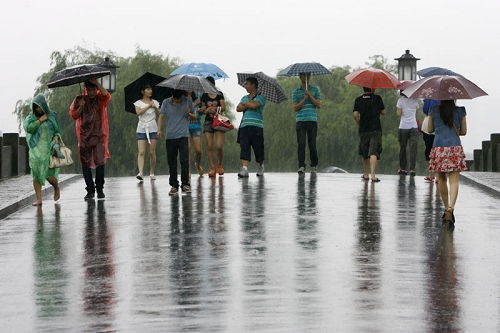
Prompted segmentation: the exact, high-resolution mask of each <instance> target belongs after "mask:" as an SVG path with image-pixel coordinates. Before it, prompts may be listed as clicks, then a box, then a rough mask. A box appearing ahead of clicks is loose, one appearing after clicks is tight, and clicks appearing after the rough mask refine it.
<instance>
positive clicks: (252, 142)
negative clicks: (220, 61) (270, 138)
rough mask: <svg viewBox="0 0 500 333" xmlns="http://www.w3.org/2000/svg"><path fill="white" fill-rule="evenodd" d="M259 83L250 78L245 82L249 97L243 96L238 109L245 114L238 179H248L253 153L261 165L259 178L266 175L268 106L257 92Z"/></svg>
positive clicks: (242, 122) (242, 124)
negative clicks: (265, 144)
mask: <svg viewBox="0 0 500 333" xmlns="http://www.w3.org/2000/svg"><path fill="white" fill-rule="evenodd" d="M258 88H259V81H257V79H256V78H255V77H249V78H248V79H246V82H245V89H246V90H247V92H248V95H246V96H243V98H242V99H241V101H240V104H238V106H237V107H236V111H237V112H243V117H242V119H241V125H240V129H239V138H240V148H241V152H240V159H241V171H240V172H239V173H238V177H240V178H245V177H248V162H250V161H251V160H252V151H251V148H253V152H254V155H255V160H256V161H257V163H259V167H258V171H257V176H263V175H264V122H263V120H264V117H263V115H262V111H264V106H265V105H266V98H265V97H264V96H263V95H262V94H260V93H258V92H257V89H258Z"/></svg>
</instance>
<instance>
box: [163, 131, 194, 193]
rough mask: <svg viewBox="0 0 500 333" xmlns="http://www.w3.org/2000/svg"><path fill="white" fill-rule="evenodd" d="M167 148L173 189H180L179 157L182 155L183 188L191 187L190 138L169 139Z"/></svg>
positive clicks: (170, 181) (170, 180) (170, 182)
mask: <svg viewBox="0 0 500 333" xmlns="http://www.w3.org/2000/svg"><path fill="white" fill-rule="evenodd" d="M166 146H167V161H168V169H169V173H170V178H169V180H168V183H169V184H170V186H172V187H176V188H178V187H179V181H178V180H177V155H180V161H181V181H182V186H184V185H188V186H189V151H188V138H187V137H186V138H178V139H167V140H166Z"/></svg>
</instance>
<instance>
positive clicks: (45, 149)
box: [24, 94, 61, 206]
mask: <svg viewBox="0 0 500 333" xmlns="http://www.w3.org/2000/svg"><path fill="white" fill-rule="evenodd" d="M24 131H25V132H26V141H28V146H29V148H30V151H29V163H30V168H31V176H33V187H34V188H35V193H36V201H35V202H34V203H33V204H32V205H33V206H39V205H41V204H42V186H43V185H44V184H45V180H47V181H48V182H49V183H50V185H52V186H53V187H54V200H55V201H57V200H59V198H60V196H61V194H60V190H59V183H58V181H57V177H58V175H59V168H53V169H50V168H49V161H50V154H51V142H52V141H53V140H54V141H55V142H56V143H58V142H59V137H60V136H61V124H60V123H59V118H58V117H57V113H56V112H54V111H51V110H50V109H49V106H48V105H47V101H46V100H45V96H44V95H43V94H38V95H37V96H36V97H35V98H33V101H32V102H31V113H30V114H29V115H28V117H27V118H26V119H25V120H24Z"/></svg>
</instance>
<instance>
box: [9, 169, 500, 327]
mask: <svg viewBox="0 0 500 333" xmlns="http://www.w3.org/2000/svg"><path fill="white" fill-rule="evenodd" d="M359 177H360V175H355V174H317V175H311V174H306V175H305V176H304V177H299V176H298V175H297V174H293V173H290V174H286V173H285V174H278V173H276V174H273V173H267V174H266V175H265V176H264V177H261V178H257V177H256V176H255V174H251V175H250V178H249V179H244V180H239V179H237V176H236V174H226V175H225V176H224V177H217V178H216V179H209V178H208V177H203V178H199V179H198V178H197V177H194V176H193V180H192V187H193V192H192V193H191V194H180V195H176V196H169V195H168V191H169V189H170V188H169V186H168V177H167V176H161V177H158V179H157V180H156V181H155V182H150V181H149V180H148V181H145V182H143V183H138V182H137V181H136V180H135V179H134V178H132V177H131V178H110V179H107V183H106V187H105V193H106V200H105V201H90V202H84V200H83V196H84V195H85V193H84V190H83V187H84V185H83V180H80V181H75V182H70V183H68V184H66V185H65V186H64V187H63V189H62V193H61V194H62V199H61V200H60V201H59V203H58V204H54V203H53V202H52V201H51V200H50V195H48V196H47V197H44V200H45V201H44V204H43V206H42V207H41V208H39V209H37V208H33V207H25V208H23V209H20V210H18V211H17V212H15V213H13V214H11V215H9V216H7V217H6V218H4V219H2V220H0V281H2V283H1V284H0V299H1V300H2V307H0V328H1V330H2V331H3V332H18V331H23V332H33V331H37V332H43V331H51V332H54V331H60V332H67V331H75V332H109V331H119V332H136V331H139V330H147V331H155V332H312V331H314V332H401V331H412V332H441V331H453V332H460V331H463V332H498V331H499V330H500V319H499V318H500V265H498V258H499V255H500V242H499V239H500V225H499V223H498V216H499V209H498V207H499V204H500V196H498V195H496V194H494V193H492V192H488V191H485V190H483V189H481V188H479V187H477V186H475V185H469V184H468V183H466V182H462V183H461V187H460V194H459V199H458V203H457V207H456V211H455V216H456V218H457V222H456V227H455V229H454V230H452V229H450V228H448V226H446V225H445V226H443V225H442V223H441V220H440V217H441V214H442V212H443V208H442V207H441V202H440V199H439V194H438V191H437V186H436V185H435V184H427V183H424V182H423V181H422V177H417V178H416V179H414V178H410V177H399V176H384V175H381V176H380V178H381V180H382V181H381V182H380V183H377V184H373V183H368V182H363V181H361V180H360V178H359Z"/></svg>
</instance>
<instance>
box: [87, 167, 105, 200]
mask: <svg viewBox="0 0 500 333" xmlns="http://www.w3.org/2000/svg"><path fill="white" fill-rule="evenodd" d="M82 172H83V179H85V185H86V186H87V187H86V189H87V192H89V193H94V192H95V189H97V192H101V191H102V189H103V188H104V165H100V166H98V167H97V168H96V169H95V184H94V179H93V178H92V169H91V168H86V167H82Z"/></svg>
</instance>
